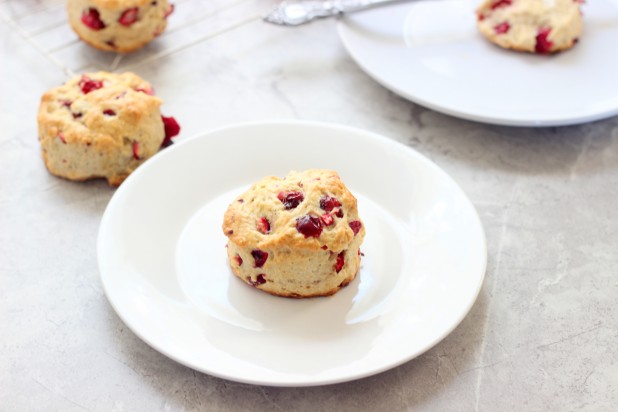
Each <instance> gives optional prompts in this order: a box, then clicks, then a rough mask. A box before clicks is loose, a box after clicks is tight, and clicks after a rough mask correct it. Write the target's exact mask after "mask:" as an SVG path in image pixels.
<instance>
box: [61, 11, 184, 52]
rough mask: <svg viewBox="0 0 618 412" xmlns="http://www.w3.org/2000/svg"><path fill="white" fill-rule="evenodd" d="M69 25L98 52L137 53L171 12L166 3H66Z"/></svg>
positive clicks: (165, 23) (159, 32) (163, 24)
mask: <svg viewBox="0 0 618 412" xmlns="http://www.w3.org/2000/svg"><path fill="white" fill-rule="evenodd" d="M67 10H68V13H69V23H70V24H71V27H72V28H73V30H74V31H75V33H77V35H78V36H79V37H80V38H81V39H82V40H83V41H84V42H86V43H88V44H89V45H90V46H92V47H95V48H97V49H100V50H107V51H116V52H121V53H127V52H131V51H134V50H137V49H139V48H141V47H143V46H145V45H146V44H148V43H149V42H150V41H152V40H153V39H154V38H155V37H157V36H158V35H159V34H161V33H162V32H163V30H165V27H166V25H167V17H168V16H169V15H170V14H171V13H172V12H173V11H174V5H173V4H169V2H168V0H154V1H153V0H68V1H67Z"/></svg>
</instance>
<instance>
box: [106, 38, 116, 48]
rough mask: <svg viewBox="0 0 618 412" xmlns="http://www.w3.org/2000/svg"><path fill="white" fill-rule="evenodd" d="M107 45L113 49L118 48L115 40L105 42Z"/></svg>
mask: <svg viewBox="0 0 618 412" xmlns="http://www.w3.org/2000/svg"><path fill="white" fill-rule="evenodd" d="M105 44H107V45H108V46H109V47H111V48H112V49H115V48H116V42H114V41H113V40H108V41H106V42H105Z"/></svg>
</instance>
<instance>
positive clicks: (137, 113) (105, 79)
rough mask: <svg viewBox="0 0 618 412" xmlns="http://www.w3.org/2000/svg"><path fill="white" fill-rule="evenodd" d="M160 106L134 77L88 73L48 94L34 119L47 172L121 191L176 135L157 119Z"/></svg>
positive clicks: (169, 121)
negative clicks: (104, 183) (99, 182)
mask: <svg viewBox="0 0 618 412" xmlns="http://www.w3.org/2000/svg"><path fill="white" fill-rule="evenodd" d="M162 103H163V101H162V100H161V99H159V98H158V97H156V96H154V92H153V89H152V86H151V85H150V83H148V82H146V81H144V80H143V79H141V78H140V77H138V76H137V75H135V74H133V73H123V74H114V73H106V72H98V73H88V74H84V75H82V76H76V77H74V78H72V79H71V80H69V81H68V82H66V83H65V84H64V85H62V86H60V87H56V88H54V89H51V90H49V91H47V92H46V93H45V94H43V97H42V98H41V104H40V106H39V113H38V126H39V141H40V143H41V148H42V151H43V160H44V162H45V166H46V167H47V169H48V170H49V171H50V172H51V173H52V174H54V175H56V176H60V177H64V178H66V179H70V180H78V181H81V180H87V179H93V178H106V179H107V181H108V183H109V184H110V185H113V186H117V185H119V184H120V183H122V181H123V180H124V179H125V178H126V177H127V176H128V175H129V174H130V173H131V172H132V171H133V170H135V169H136V168H137V167H138V166H139V165H140V164H142V163H143V162H144V161H145V160H146V159H148V158H149V157H151V156H152V155H154V154H155V153H156V152H157V151H158V150H159V149H160V148H161V147H162V146H163V147H165V146H167V145H169V144H170V143H171V138H172V137H173V136H175V135H177V134H178V132H179V131H180V127H179V126H178V123H176V120H174V118H172V117H163V116H161V112H160V110H159V107H160V106H161V104H162Z"/></svg>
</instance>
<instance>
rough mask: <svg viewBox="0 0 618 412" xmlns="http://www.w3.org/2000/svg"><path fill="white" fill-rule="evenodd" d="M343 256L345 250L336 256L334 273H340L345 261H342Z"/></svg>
mask: <svg viewBox="0 0 618 412" xmlns="http://www.w3.org/2000/svg"><path fill="white" fill-rule="evenodd" d="M344 255H345V250H344V251H343V252H341V253H339V254H338V255H337V262H335V272H337V273H339V272H341V269H342V268H343V264H344V263H345V260H344V259H343V256H344Z"/></svg>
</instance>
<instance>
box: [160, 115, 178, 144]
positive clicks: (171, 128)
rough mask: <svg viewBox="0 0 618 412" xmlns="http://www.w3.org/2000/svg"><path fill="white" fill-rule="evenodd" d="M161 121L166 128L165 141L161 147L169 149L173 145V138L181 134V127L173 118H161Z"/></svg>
mask: <svg viewBox="0 0 618 412" xmlns="http://www.w3.org/2000/svg"><path fill="white" fill-rule="evenodd" d="M161 119H162V120H163V127H164V128H165V139H163V142H162V143H161V147H167V146H169V145H171V144H172V143H173V142H172V138H174V137H175V136H176V135H178V133H180V125H179V124H178V122H177V121H176V119H174V118H173V117H171V116H170V117H165V116H161Z"/></svg>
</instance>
